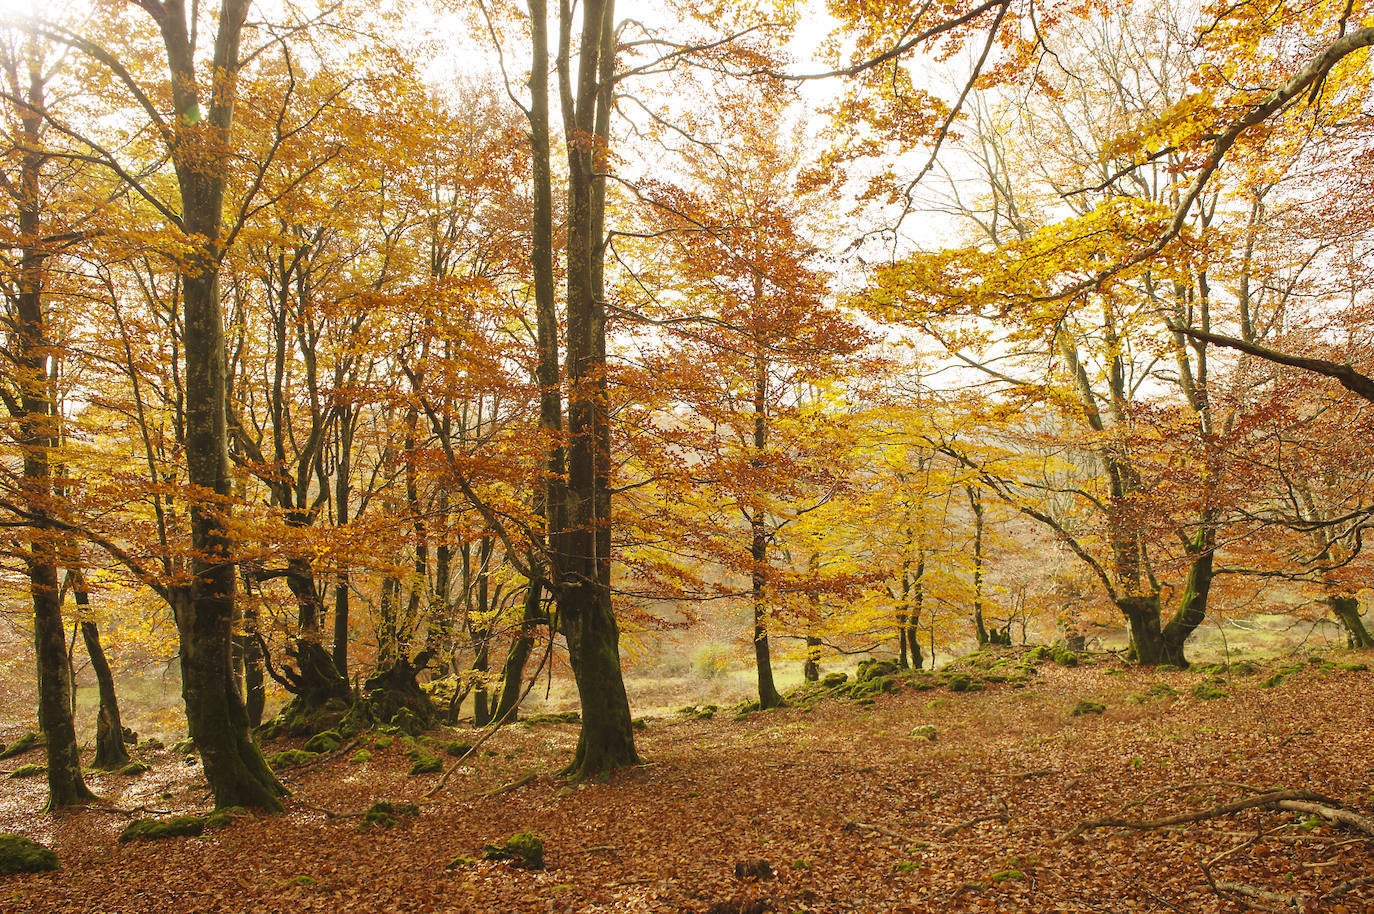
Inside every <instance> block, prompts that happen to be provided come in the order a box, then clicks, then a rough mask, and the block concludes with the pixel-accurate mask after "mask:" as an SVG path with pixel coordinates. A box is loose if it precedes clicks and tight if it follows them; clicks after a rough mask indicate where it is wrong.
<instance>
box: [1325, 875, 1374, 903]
mask: <svg viewBox="0 0 1374 914" xmlns="http://www.w3.org/2000/svg"><path fill="white" fill-rule="evenodd" d="M1371 884H1374V876H1361V877H1360V878H1359V879H1347V880H1346V881H1345V882H1342V883H1341V884H1340V885H1338V886H1336V887H1335V888H1334V889H1332V890H1331V891H1329V892H1327V893H1326V894H1325V895H1323V896H1322V901H1334V900H1336V899H1337V898H1340V897H1341V896H1342V895H1344V894H1345V893H1346V892H1353V891H1354V890H1355V889H1358V888H1363V887H1364V886H1367V885H1371Z"/></svg>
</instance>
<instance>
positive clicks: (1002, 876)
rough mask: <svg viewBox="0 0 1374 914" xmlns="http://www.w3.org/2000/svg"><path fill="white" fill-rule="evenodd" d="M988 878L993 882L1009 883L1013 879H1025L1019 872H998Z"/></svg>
mask: <svg viewBox="0 0 1374 914" xmlns="http://www.w3.org/2000/svg"><path fill="white" fill-rule="evenodd" d="M988 878H989V879H991V880H992V881H993V882H1011V881H1012V880H1013V879H1025V878H1026V874H1025V873H1023V872H1021V871H1020V870H999V871H998V872H996V873H993V874H992V875H990V876H988Z"/></svg>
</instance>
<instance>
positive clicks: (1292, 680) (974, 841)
mask: <svg viewBox="0 0 1374 914" xmlns="http://www.w3.org/2000/svg"><path fill="white" fill-rule="evenodd" d="M1025 657H1026V652H1018V651H1010V650H1005V651H1003V652H1000V653H995V654H990V655H976V656H974V657H973V658H971V659H970V661H969V662H968V663H966V664H962V665H961V664H955V665H954V666H952V667H951V668H950V670H949V672H947V673H946V674H943V675H941V674H932V673H904V674H900V675H898V676H896V677H895V678H894V679H893V684H892V685H891V686H890V687H889V688H891V689H894V690H895V691H885V690H883V689H882V688H879V689H878V691H876V692H875V693H874V694H873V695H872V696H871V697H869V698H865V699H858V700H856V699H854V698H852V697H850V696H848V695H843V694H840V691H841V690H840V689H835V690H832V691H833V692H834V694H831V695H828V696H827V697H823V698H820V699H819V700H817V699H816V698H815V697H814V695H815V693H814V692H813V693H812V697H810V698H808V697H804V696H793V697H792V705H791V706H790V707H785V708H781V709H778V710H774V711H767V712H753V713H748V714H744V715H741V716H739V717H736V716H735V714H736V712H735V710H734V709H729V708H722V709H719V710H718V711H716V712H715V713H714V715H713V716H711V717H710V718H707V719H703V717H702V711H701V709H699V708H698V709H696V710H695V712H680V713H675V714H666V715H664V716H662V717H654V718H652V719H649V720H646V721H643V722H642V724H641V728H640V729H639V730H638V731H637V732H638V737H639V745H640V747H641V752H642V754H643V756H644V759H645V764H644V765H643V766H641V767H636V768H629V769H625V770H622V771H620V772H618V773H616V774H614V775H612V776H611V777H610V778H608V779H606V780H604V781H583V782H577V781H569V780H567V779H565V778H563V777H560V776H558V775H557V773H556V772H557V770H558V769H559V768H560V767H561V766H563V765H564V764H565V763H566V761H567V759H568V758H569V757H570V755H571V751H572V748H573V746H574V744H575V742H576V738H577V737H576V734H577V728H576V726H575V725H574V724H569V723H559V722H556V721H550V722H543V723H520V724H512V725H508V726H506V727H504V728H502V729H501V730H500V731H498V732H497V733H496V734H495V735H494V736H492V737H491V738H490V739H489V740H488V741H487V742H485V743H483V744H482V745H481V746H479V747H478V749H477V751H476V752H475V753H474V755H475V756H476V757H475V758H472V759H466V758H465V759H463V760H462V761H461V762H458V761H457V760H455V759H453V758H450V757H448V756H447V755H444V769H445V771H446V772H447V770H448V769H450V768H454V767H455V765H456V770H454V771H452V773H451V774H445V773H430V774H420V775H414V776H411V775H409V774H408V772H409V770H410V769H411V767H412V758H411V757H410V756H408V755H407V753H406V749H405V745H404V740H403V738H394V737H393V738H392V739H390V740H388V739H387V738H385V736H384V735H382V734H378V733H377V732H375V731H373V732H368V733H364V734H360V735H359V737H357V738H356V739H354V740H351V741H348V742H346V743H345V744H344V745H342V746H340V747H339V748H338V749H337V750H335V751H333V752H332V753H330V754H328V755H327V756H324V757H322V758H321V760H319V761H318V762H316V763H314V764H311V765H309V767H305V768H300V769H292V768H283V769H282V770H281V775H282V778H283V780H284V781H285V782H286V784H287V786H288V787H289V788H290V790H291V791H292V796H291V797H290V798H289V799H287V801H286V812H285V814H284V815H281V816H265V817H258V816H253V815H249V814H238V815H235V816H234V817H233V819H232V822H231V823H230V824H229V825H228V826H227V827H224V828H222V829H219V830H207V831H205V832H204V834H203V835H202V836H200V837H174V838H166V839H160V840H151V841H130V842H127V843H120V842H119V840H118V838H119V835H120V833H121V832H122V831H123V830H124V829H125V828H126V826H127V825H128V824H129V822H130V821H131V820H132V819H133V818H134V817H135V815H145V814H147V813H148V812H151V811H154V810H155V811H157V812H158V813H160V814H172V813H176V814H187V813H195V814H204V813H206V812H208V811H209V810H210V808H211V805H212V804H211V801H210V794H209V791H208V790H207V788H206V786H205V783H204V780H203V776H202V773H201V771H200V768H199V767H198V766H197V765H195V764H190V763H187V762H185V761H183V759H182V758H181V757H180V756H179V755H174V754H172V753H170V752H167V751H162V752H155V753H152V754H151V755H146V756H145V755H143V754H141V753H140V754H139V757H140V758H148V759H149V761H151V762H152V763H153V767H152V769H151V770H150V771H148V772H146V773H144V774H141V775H139V776H137V777H126V776H123V775H118V774H103V775H100V776H99V777H97V778H94V779H93V784H94V786H95V787H96V789H97V790H98V791H99V793H100V794H101V795H102V797H103V798H104V799H103V800H102V801H101V803H99V804H97V805H93V806H91V807H89V808H82V809H74V810H70V811H65V812H60V813H57V814H43V815H38V814H36V813H35V811H34V810H35V809H36V808H37V807H39V806H41V805H42V802H43V799H44V789H43V785H42V779H41V778H30V779H27V780H23V779H21V780H6V781H3V782H0V803H2V805H0V831H6V832H16V833H20V834H25V835H28V836H30V837H32V838H35V839H37V840H40V841H43V842H45V843H47V844H49V845H51V846H52V847H55V848H56V849H57V850H58V852H59V854H60V856H61V858H62V869H60V870H59V871H56V872H52V873H44V874H36V875H25V876H11V877H6V878H5V879H4V881H3V882H0V910H5V911H14V912H22V911H32V912H37V911H43V912H51V914H68V912H73V914H75V912H81V914H93V912H110V914H115V912H118V914H136V912H201V911H203V912H219V911H244V912H248V911H255V912H256V911H262V912H278V911H280V912H298V911H300V912H304V911H321V912H332V911H347V910H356V911H369V912H390V911H415V912H424V911H503V912H505V911H508V912H525V911H529V912H534V911H541V912H543V911H570V912H573V911H576V912H581V911H606V912H637V911H665V912H694V914H702V912H707V911H713V912H717V914H726V912H729V914H739V912H760V914H761V912H779V914H782V912H806V911H814V912H875V914H876V912H900V911H910V912H919V911H1008V912H1013V911H1044V912H1051V911H1064V912H1071V911H1072V912H1080V911H1081V912H1087V911H1100V912H1116V911H1166V910H1171V911H1184V912H1199V914H1200V912H1214V911H1219V912H1231V911H1237V912H1239V911H1245V910H1261V911H1267V910H1296V911H1323V912H1359V911H1366V910H1369V909H1371V908H1372V907H1374V878H1371V873H1372V872H1374V836H1372V835H1371V834H1369V833H1366V832H1361V831H1360V830H1359V828H1351V827H1349V826H1347V825H1342V824H1339V823H1334V822H1330V821H1326V820H1324V819H1322V818H1321V817H1320V815H1315V814H1313V813H1312V812H1311V811H1290V810H1284V809H1282V808H1278V806H1277V805H1276V803H1277V801H1275V803H1271V804H1270V805H1267V806H1259V807H1257V808H1250V809H1242V810H1240V811H1235V812H1232V813H1230V814H1224V815H1216V816H1215V817H1212V818H1204V817H1201V816H1200V817H1199V818H1198V820H1197V821H1191V822H1190V821H1183V822H1180V823H1177V824H1175V825H1173V826H1169V827H1158V828H1151V829H1144V830H1129V829H1125V828H1121V827H1118V826H1112V825H1104V826H1103V827H1100V828H1091V829H1087V830H1084V831H1082V832H1081V833H1079V834H1074V832H1075V830H1076V829H1079V828H1081V827H1083V826H1084V825H1085V824H1090V823H1092V822H1094V821H1095V820H1101V819H1107V818H1113V817H1115V818H1122V819H1128V820H1132V821H1149V820H1156V819H1163V818H1166V817H1170V816H1179V817H1185V816H1186V815H1187V814H1191V813H1197V814H1205V813H1207V812H1208V811H1209V810H1212V809H1213V808H1214V807H1216V806H1218V805H1219V804H1223V803H1226V802H1228V801H1235V800H1249V799H1253V798H1256V797H1259V798H1260V799H1261V800H1263V798H1264V795H1265V794H1266V793H1268V792H1270V791H1292V792H1294V794H1297V793H1300V792H1304V791H1306V792H1310V793H1311V794H1312V795H1313V796H1314V797H1315V796H1324V797H1327V798H1329V799H1328V800H1321V801H1316V802H1317V805H1321V804H1324V803H1330V802H1331V801H1332V800H1339V801H1340V803H1341V805H1342V807H1343V808H1345V809H1347V810H1349V811H1350V812H1353V813H1356V814H1358V815H1359V816H1361V817H1362V819H1361V821H1363V822H1364V823H1365V825H1366V827H1368V826H1370V825H1371V824H1374V795H1371V783H1374V740H1371V739H1370V734H1369V729H1368V726H1367V723H1366V721H1367V717H1366V714H1365V709H1367V708H1369V707H1370V706H1371V704H1372V703H1374V674H1371V672H1370V671H1369V669H1368V665H1369V663H1370V662H1371V661H1374V654H1371V653H1370V652H1368V651H1364V652H1358V653H1350V652H1341V653H1339V654H1333V655H1314V656H1313V657H1311V659H1310V660H1309V659H1308V658H1307V657H1305V656H1301V655H1300V656H1297V657H1290V658H1288V659H1286V660H1284V661H1282V662H1280V663H1276V664H1271V665H1255V664H1249V663H1246V664H1237V665H1236V667H1235V668H1234V669H1233V670H1229V671H1226V672H1219V671H1217V670H1215V669H1213V670H1210V671H1202V670H1199V671H1190V672H1183V671H1143V670H1139V669H1136V668H1131V667H1127V666H1125V665H1124V664H1122V663H1120V661H1119V660H1117V659H1116V658H1115V657H1110V656H1107V657H1103V656H1100V655H1099V656H1098V657H1096V658H1095V659H1093V658H1085V663H1084V664H1083V665H1080V666H1077V667H1064V666H1060V665H1058V664H1055V663H1054V662H1052V661H1049V660H1043V661H1041V662H1039V663H1034V664H1032V663H1028V662H1025V659H1024V658H1025ZM961 670H962V671H963V673H964V674H965V679H967V680H969V681H970V682H971V683H972V687H969V686H968V683H965V689H966V690H965V691H953V690H952V689H953V688H959V686H957V685H955V684H954V682H953V680H954V677H956V676H958V675H959V671H961ZM1281 670H1286V672H1281ZM996 680H1004V681H996ZM846 686H847V687H848V688H852V687H853V683H852V681H851V682H850V683H847V684H846ZM821 691H826V690H821ZM1199 696H1211V697H1199ZM1084 703H1095V705H1093V704H1084ZM1085 709H1086V710H1085ZM923 728H924V729H923ZM473 733H474V731H473V730H471V729H469V728H460V729H456V730H450V729H447V728H445V729H442V730H437V731H431V733H430V734H428V735H429V736H430V737H431V738H432V739H433V740H434V741H435V743H434V744H433V745H435V746H442V745H443V742H444V741H445V740H450V739H467V740H471V739H472V738H473ZM379 736H382V737H383V739H382V740H381V742H380V743H379ZM300 744H301V740H293V741H274V742H272V743H270V744H269V746H268V750H267V751H268V752H269V753H274V752H278V751H281V750H282V749H283V748H285V747H287V746H297V747H298V746H299V745H300ZM383 746H385V747H384V748H383ZM435 751H438V752H440V754H441V755H443V753H442V751H441V750H440V749H438V748H436V749H435ZM360 754H363V755H366V756H367V757H366V758H365V760H360ZM8 764H10V765H13V762H10V763H8ZM441 782H442V786H439V785H440V783H441ZM436 787H439V789H438V790H437V791H435V790H434V788H436ZM431 793H432V795H431ZM379 800H386V801H390V802H391V803H393V804H395V805H397V806H398V807H399V806H400V804H404V803H414V804H416V805H417V806H418V814H417V815H407V814H404V813H402V812H397V813H396V815H395V817H394V824H392V825H391V826H390V827H382V826H380V825H378V826H376V827H371V828H367V827H364V826H363V824H362V823H363V819H362V815H363V813H364V811H365V810H367V809H368V808H369V807H371V806H372V805H373V804H374V803H376V802H377V801H379ZM135 810H138V812H134V811H135ZM522 831H529V832H533V833H534V834H536V835H538V836H539V837H540V838H542V840H543V863H544V868H543V869H538V870H534V869H522V868H519V867H517V866H515V865H512V864H511V863H509V862H495V861H492V862H488V861H485V860H483V859H482V858H483V849H484V847H485V846H486V845H489V844H500V843H502V842H504V841H505V840H507V839H508V838H509V837H511V836H512V835H513V834H515V833H518V832H522ZM758 861H765V862H766V863H767V864H768V868H769V870H770V871H771V874H770V875H768V876H767V877H765V878H757V877H756V876H754V875H745V876H744V878H739V877H737V875H736V868H737V866H738V867H741V868H744V869H747V868H750V867H755V866H757V863H758Z"/></svg>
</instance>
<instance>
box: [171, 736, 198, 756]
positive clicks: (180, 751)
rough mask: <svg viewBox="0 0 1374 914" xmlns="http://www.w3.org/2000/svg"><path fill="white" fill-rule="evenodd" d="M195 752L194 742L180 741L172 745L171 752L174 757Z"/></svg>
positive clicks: (188, 740)
mask: <svg viewBox="0 0 1374 914" xmlns="http://www.w3.org/2000/svg"><path fill="white" fill-rule="evenodd" d="M195 751H196V744H195V741H194V740H190V739H180V740H177V741H176V742H174V743H172V752H173V753H174V754H176V755H188V754H190V753H192V752H195Z"/></svg>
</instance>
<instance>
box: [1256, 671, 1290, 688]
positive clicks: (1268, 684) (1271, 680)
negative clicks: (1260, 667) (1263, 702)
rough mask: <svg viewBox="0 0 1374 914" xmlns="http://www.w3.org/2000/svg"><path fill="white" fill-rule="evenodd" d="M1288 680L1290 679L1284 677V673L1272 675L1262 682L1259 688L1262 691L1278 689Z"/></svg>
mask: <svg viewBox="0 0 1374 914" xmlns="http://www.w3.org/2000/svg"><path fill="white" fill-rule="evenodd" d="M1287 678H1288V677H1287V676H1284V675H1283V673H1282V672H1278V673H1270V674H1269V675H1268V676H1266V677H1264V678H1263V679H1261V680H1260V684H1259V687H1260V688H1261V689H1274V688H1278V687H1279V686H1280V685H1282V684H1283V681H1284V680H1285V679H1287Z"/></svg>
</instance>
